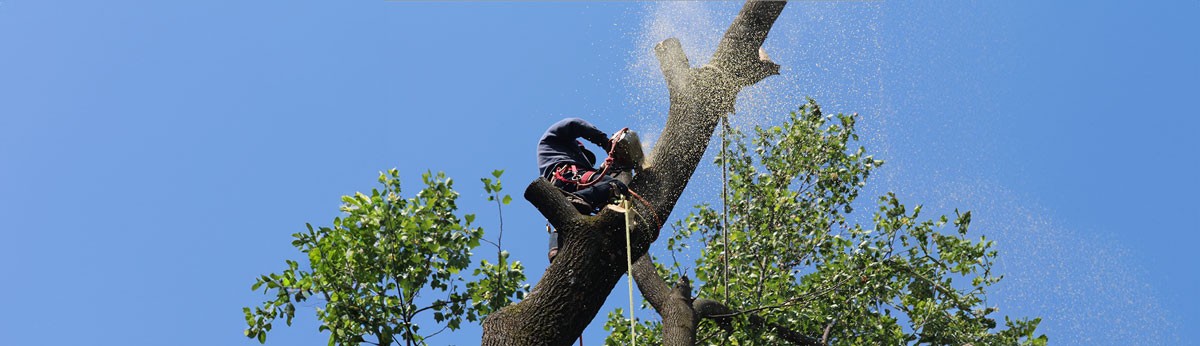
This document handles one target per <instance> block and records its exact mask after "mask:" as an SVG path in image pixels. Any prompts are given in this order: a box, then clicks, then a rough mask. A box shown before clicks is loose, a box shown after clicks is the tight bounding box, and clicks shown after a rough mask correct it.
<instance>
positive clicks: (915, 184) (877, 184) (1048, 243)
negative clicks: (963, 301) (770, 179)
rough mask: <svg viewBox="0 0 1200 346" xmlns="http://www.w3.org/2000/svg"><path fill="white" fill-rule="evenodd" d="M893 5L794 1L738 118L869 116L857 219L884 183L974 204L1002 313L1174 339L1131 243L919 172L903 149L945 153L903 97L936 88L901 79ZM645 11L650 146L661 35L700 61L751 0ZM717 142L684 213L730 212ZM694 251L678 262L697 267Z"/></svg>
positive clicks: (743, 123)
mask: <svg viewBox="0 0 1200 346" xmlns="http://www.w3.org/2000/svg"><path fill="white" fill-rule="evenodd" d="M886 6H887V4H886V3H883V2H797V3H793V4H791V5H789V7H788V9H787V10H785V12H784V14H783V16H781V19H780V20H779V21H778V22H777V23H776V25H775V27H774V29H773V30H772V32H771V36H770V37H769V38H768V40H767V43H766V48H767V51H768V53H769V54H770V55H771V57H772V60H774V61H775V62H777V63H780V64H781V65H782V66H783V69H782V71H781V75H779V76H773V77H771V78H768V79H767V80H765V81H763V82H761V83H759V84H758V85H755V86H753V87H750V88H748V89H746V90H743V91H742V93H741V94H740V95H739V98H738V102H737V105H736V108H737V113H736V114H734V115H732V116H731V117H730V123H731V125H733V126H734V127H736V128H738V129H740V130H741V131H743V132H751V131H752V129H753V128H754V127H755V126H769V125H772V124H777V123H779V122H780V121H782V120H783V119H785V117H786V115H787V112H790V111H792V110H794V109H795V108H796V107H798V106H800V105H802V104H804V102H805V97H809V96H810V97H813V98H814V99H816V100H817V101H818V102H819V103H821V105H822V107H823V109H824V110H825V111H826V113H850V112H857V113H859V114H861V115H862V118H861V120H860V122H859V124H858V126H859V130H860V133H861V134H862V138H863V141H862V144H863V145H865V146H866V147H867V149H868V151H869V152H871V153H873V154H875V155H876V156H877V157H879V158H883V159H885V160H887V161H888V164H886V165H885V166H884V167H883V168H881V170H880V171H879V172H878V174H876V175H875V176H873V178H872V181H871V183H870V184H869V185H868V189H867V190H865V191H864V194H863V198H861V199H860V201H865V202H863V203H862V204H863V206H861V207H859V208H858V210H860V211H863V212H860V213H859V214H865V213H866V212H865V211H869V210H872V209H873V208H871V207H870V206H871V204H872V203H873V201H874V199H873V198H871V197H870V196H877V195H879V194H881V193H884V192H886V191H896V192H897V193H898V194H899V195H900V196H902V198H905V199H904V200H906V201H908V203H917V202H921V203H924V204H926V206H927V210H932V211H935V212H941V213H948V212H951V211H952V210H954V208H956V207H957V208H960V209H964V210H966V209H970V210H974V213H975V218H974V220H975V222H974V224H973V225H974V229H976V230H982V233H983V234H986V235H987V237H988V238H989V239H993V240H996V241H997V243H998V245H997V246H998V247H999V249H1000V250H1001V259H1000V261H999V263H998V268H997V269H998V270H999V271H1000V272H1001V273H1003V274H1005V275H1006V279H1005V280H1004V281H1002V282H1001V283H1000V284H999V285H997V286H994V287H993V288H994V289H993V291H992V294H991V295H990V297H989V299H990V300H989V302H988V304H989V305H994V306H999V307H1000V308H1001V312H1000V314H1003V315H1011V316H1013V317H1024V316H1041V317H1043V320H1044V322H1043V324H1042V327H1041V328H1040V331H1041V332H1043V333H1046V334H1048V335H1049V336H1050V337H1051V340H1052V341H1053V342H1054V343H1056V344H1065V345H1071V344H1079V345H1096V344H1117V343H1122V342H1123V341H1128V340H1139V342H1144V343H1145V344H1167V343H1170V341H1171V340H1173V339H1174V338H1175V337H1174V336H1173V335H1174V333H1173V328H1175V327H1174V326H1173V325H1172V324H1171V323H1170V319H1169V318H1167V312H1165V310H1164V306H1163V304H1162V303H1161V302H1160V299H1159V298H1158V296H1157V295H1156V294H1155V291H1154V288H1153V287H1150V286H1149V285H1148V284H1146V283H1145V282H1144V281H1143V280H1142V279H1140V278H1139V274H1138V273H1139V269H1138V268H1133V267H1131V265H1129V264H1127V262H1128V261H1126V260H1125V259H1126V258H1129V256H1130V255H1129V254H1127V253H1125V251H1124V250H1123V249H1122V248H1121V247H1120V246H1119V244H1115V243H1112V242H1108V241H1104V240H1103V239H1100V238H1096V237H1085V236H1081V234H1080V232H1078V231H1075V230H1072V229H1070V228H1069V227H1068V226H1066V225H1061V224H1058V223H1057V222H1055V220H1054V219H1053V217H1052V216H1051V215H1052V213H1051V212H1049V211H1047V210H1046V209H1044V208H1042V209H1040V208H1037V207H1033V206H1034V205H1036V203H1035V201H1030V200H1029V199H1028V198H1021V197H1020V196H1017V195H1015V194H1014V193H1013V192H1012V191H1011V189H1008V188H1006V187H1004V186H1000V185H998V184H995V183H990V182H989V180H988V179H986V178H979V177H975V176H973V175H971V174H964V175H960V176H956V174H961V173H960V172H958V169H957V168H955V167H949V168H945V169H939V168H937V167H933V168H929V167H916V166H917V165H919V163H914V162H909V160H906V157H907V156H909V155H910V154H909V153H906V152H899V151H897V150H896V149H897V148H903V149H904V150H906V151H907V150H930V151H931V152H932V153H934V154H935V155H936V154H937V152H936V150H937V149H936V148H927V147H928V145H924V144H923V143H922V144H921V145H913V143H911V142H912V141H913V140H914V139H913V138H914V137H915V136H916V135H914V134H912V133H905V131H908V130H905V129H906V127H904V126H896V125H898V124H899V123H898V121H902V120H906V119H899V118H897V113H898V112H897V111H898V108H899V107H903V106H904V103H905V102H928V101H929V100H930V99H931V98H932V97H931V96H928V95H916V94H913V93H912V92H908V91H905V90H904V89H903V88H899V87H893V85H897V84H898V83H903V82H904V81H908V80H912V79H914V78H915V77H917V76H916V75H915V74H919V73H922V71H919V70H915V71H914V70H902V69H899V68H897V66H895V65H891V64H889V62H888V58H889V56H888V54H889V52H895V51H897V49H896V48H897V45H899V44H900V43H897V42H888V41H887V40H886V38H885V37H887V35H884V32H883V29H882V28H881V25H882V23H883V19H884V18H885V16H886V14H887V8H886ZM646 7H647V8H646V11H647V14H646V15H645V17H644V20H643V22H642V25H641V26H640V27H637V28H634V29H633V30H631V31H630V32H628V33H626V34H628V35H631V36H632V37H633V38H634V39H635V41H636V43H637V44H636V46H635V47H634V49H632V50H631V51H630V54H629V56H630V57H631V58H630V60H629V63H628V74H627V76H626V78H625V80H624V82H625V84H626V85H627V87H628V88H629V95H628V96H627V99H626V102H627V103H629V104H630V105H631V106H632V108H634V109H636V113H635V114H634V115H633V121H632V122H631V125H632V127H634V128H637V129H639V130H640V131H639V133H640V134H641V137H642V139H643V143H644V144H646V145H652V144H653V143H654V141H655V140H656V139H657V138H656V136H657V134H658V133H659V132H660V131H661V130H662V124H664V123H665V121H666V114H667V108H668V104H667V92H666V86H665V83H664V82H663V79H662V76H661V74H660V72H659V69H658V62H657V60H655V58H654V55H653V53H652V51H653V50H652V48H653V46H654V44H656V43H658V42H659V41H662V40H663V39H666V38H669V37H675V38H678V39H679V40H680V42H681V43H682V45H683V49H684V51H685V52H686V53H687V56H688V58H689V61H690V62H691V64H692V66H700V65H702V64H704V63H706V62H707V60H708V58H709V56H711V54H712V52H713V50H714V49H715V44H716V42H717V41H718V40H719V39H720V37H721V35H722V34H723V33H724V30H725V28H726V27H727V25H728V20H729V19H730V18H731V14H732V13H736V12H737V10H738V8H739V7H740V4H737V3H731V2H654V3H650V4H647V5H646ZM967 22H969V21H966V20H964V23H967ZM962 25H967V24H962ZM963 78H964V79H969V78H970V76H964V77H963ZM976 87H978V88H982V86H976ZM972 111H977V112H978V111H979V110H972ZM985 111H986V110H985ZM962 121H963V122H968V121H985V120H975V119H970V120H962ZM931 126H942V127H953V126H956V124H939V125H931ZM719 138H720V137H719V129H718V133H717V134H715V135H714V136H713V140H712V141H711V142H710V144H709V148H708V150H707V152H706V157H705V159H704V161H702V163H701V166H700V168H699V169H698V170H697V172H696V174H695V175H694V176H693V178H692V180H691V182H690V183H689V185H688V190H687V191H685V193H684V196H683V198H682V199H681V201H680V203H679V205H678V207H677V209H676V211H675V212H674V213H673V214H672V215H673V216H674V218H680V217H682V216H683V215H686V213H687V212H688V210H689V209H690V208H691V206H693V205H695V204H697V203H701V202H708V203H712V204H713V205H714V207H718V208H719V205H720V204H719V203H720V201H719V198H713V196H719V194H720V189H721V172H720V170H719V167H717V166H715V165H713V164H712V159H713V156H714V155H715V154H716V153H718V152H719V150H720V147H719V143H720V140H719ZM934 145H954V143H948V144H940V143H935V144H934ZM914 147H915V148H916V149H914ZM646 152H647V153H649V152H650V150H646ZM981 152H983V153H984V154H980V155H981V156H980V157H965V158H964V157H945V158H944V159H945V160H942V161H947V162H950V161H957V162H960V164H963V165H970V164H971V163H981V162H982V163H987V162H988V160H989V158H988V157H986V150H984V151H981ZM929 153H930V152H927V153H923V154H929ZM963 162H965V163H963ZM977 166H980V167H982V166H986V165H977ZM930 170H932V171H934V172H941V171H945V172H950V173H943V174H941V175H938V177H939V178H942V179H937V180H932V181H931V180H929V179H928V178H927V177H926V178H921V176H922V175H928V173H929V171H930ZM660 243H662V242H660ZM662 246H663V245H662V244H658V245H656V248H655V249H654V250H652V251H653V252H655V253H658V254H665V253H666V251H665V249H663V248H662ZM693 260H694V259H693V258H680V259H679V261H680V263H682V264H684V265H685V266H687V264H689V263H691V262H692V261H693Z"/></svg>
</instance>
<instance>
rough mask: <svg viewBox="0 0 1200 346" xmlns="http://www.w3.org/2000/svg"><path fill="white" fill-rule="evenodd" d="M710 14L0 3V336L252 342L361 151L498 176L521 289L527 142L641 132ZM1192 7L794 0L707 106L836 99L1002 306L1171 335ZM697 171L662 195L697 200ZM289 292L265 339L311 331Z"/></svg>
mask: <svg viewBox="0 0 1200 346" xmlns="http://www.w3.org/2000/svg"><path fill="white" fill-rule="evenodd" d="M737 8H738V4H736V3H708V2H688V3H595V4H589V3H543V2H530V3H429V2H421V3H406V2H391V1H369V2H364V1H356V2H326V3H320V4H318V3H312V2H294V1H255V2H234V1H184V2H178V1H165V2H164V1H155V2H152V1H21V0H4V1H0V222H2V224H0V263H2V264H0V278H2V281H3V285H0V297H4V299H5V304H4V305H5V307H6V313H5V314H3V315H2V316H0V338H2V339H3V340H4V342H3V343H5V344H12V345H65V344H87V345H158V344H163V343H170V344H179V345H250V344H257V342H256V341H251V340H248V339H246V338H245V337H243V336H242V334H241V331H242V329H243V328H244V327H245V326H244V321H243V320H242V315H241V312H240V309H241V307H242V306H247V305H252V304H256V303H258V302H259V301H260V300H261V299H262V298H263V296H262V295H261V294H258V293H254V292H251V291H250V290H249V286H250V284H251V283H252V282H253V278H254V277H255V276H256V275H258V274H262V273H267V272H271V271H276V270H278V269H279V268H281V267H282V265H283V260H284V259H289V258H297V253H296V252H295V250H294V249H293V248H292V247H291V246H290V244H289V241H290V234H292V233H294V232H297V231H298V230H300V229H302V228H303V225H304V223H305V222H312V223H314V224H327V223H328V222H329V220H331V219H332V218H333V217H334V216H336V215H337V206H338V203H339V199H338V196H340V195H343V194H348V193H353V192H354V191H358V190H369V189H370V188H371V187H372V186H373V183H374V177H375V176H376V174H377V172H378V171H380V170H383V169H387V168H390V167H397V168H399V169H400V170H401V172H402V174H403V175H404V176H405V177H406V180H405V181H406V183H407V186H408V187H410V188H411V189H410V190H409V191H413V190H415V189H416V187H417V183H418V182H419V180H418V179H417V178H418V177H419V175H420V173H422V172H424V171H425V170H427V169H431V170H441V171H446V172H447V173H448V174H449V175H450V176H452V177H454V178H455V179H456V183H457V184H456V186H457V187H458V190H459V191H460V192H461V193H462V198H461V203H460V206H461V207H462V209H463V211H464V212H474V213H477V214H479V216H480V220H481V221H482V222H483V225H484V226H485V227H486V228H487V230H488V231H489V236H494V233H493V232H494V231H495V230H496V227H494V226H495V221H494V220H495V217H494V216H495V214H494V210H493V209H490V208H488V207H487V205H485V204H484V203H485V202H486V201H485V200H484V195H483V191H482V188H481V185H480V184H479V183H478V178H479V177H483V176H486V175H487V174H488V172H490V171H491V170H493V169H506V170H507V172H508V173H506V174H505V178H506V179H505V180H506V182H507V184H506V185H507V188H508V192H509V193H510V194H512V195H514V197H517V198H516V201H515V202H514V203H513V205H512V206H510V207H508V208H507V209H505V221H506V224H505V226H506V231H507V232H506V233H507V234H506V237H505V239H506V241H505V244H506V245H507V247H509V248H510V250H511V251H512V252H513V254H514V256H515V257H516V259H519V260H522V261H523V262H524V263H526V265H527V266H528V269H529V271H528V274H529V276H530V278H531V279H532V280H536V279H537V278H538V277H540V274H541V272H542V270H543V268H544V267H545V264H546V263H545V248H544V241H545V237H544V235H543V233H542V230H541V227H542V225H543V221H542V220H540V219H539V215H538V214H537V212H536V211H535V210H534V209H533V208H532V207H530V206H529V205H528V204H527V203H525V202H524V201H523V200H522V199H520V198H519V196H520V194H521V190H522V188H523V186H524V185H525V184H526V183H527V182H529V181H530V180H531V179H533V178H534V176H535V174H536V169H535V167H534V154H533V146H534V143H535V141H536V139H537V137H538V136H539V135H540V134H541V132H542V131H543V130H544V129H545V128H546V126H547V125H549V124H550V123H552V122H553V121H555V120H558V119H560V118H562V117H566V116H580V117H585V118H588V119H590V120H592V121H593V122H594V123H596V124H597V125H599V126H601V127H602V128H605V129H609V130H610V131H612V130H615V129H618V128H620V127H622V126H627V125H632V126H633V127H635V128H641V129H646V130H648V131H647V134H648V137H653V131H657V129H659V128H661V126H662V123H663V121H664V116H663V114H664V113H665V103H664V100H663V98H662V97H661V96H662V89H661V88H662V86H661V81H660V80H659V79H658V76H657V75H655V73H656V72H654V71H653V65H652V64H651V62H652V60H650V58H649V50H648V44H650V43H652V42H654V41H656V40H658V39H661V38H663V37H665V36H664V35H677V36H681V38H682V39H683V42H684V44H685V47H686V49H688V50H689V53H691V54H693V55H692V60H693V62H698V61H703V60H706V57H704V56H703V55H701V53H702V52H705V51H711V45H712V44H715V41H712V40H711V39H712V38H714V36H715V35H717V34H719V33H720V31H721V30H723V29H724V27H725V26H726V25H727V23H728V20H729V19H730V18H732V16H733V14H734V13H736V10H737ZM1198 16H1200V2H1196V1H1166V2H1154V3H1147V2H1139V1H1125V2H1106V1H1099V2H1086V3H1078V4H1058V3H1054V2H1044V1H1009V2H1003V3H994V4H990V3H966V2H959V1H924V2H919V3H915V4H911V3H906V2H900V1H881V2H836V1H835V2H800V3H793V4H790V5H789V6H788V8H787V10H786V11H785V12H784V13H783V15H782V16H781V17H780V20H779V21H780V24H779V25H777V27H776V30H775V31H774V32H773V33H772V36H771V38H770V39H769V40H768V43H767V45H768V50H770V51H771V52H772V56H773V57H774V58H775V60H776V61H778V62H780V63H782V64H783V65H784V70H783V75H782V76H778V77H773V79H771V80H768V81H766V82H764V83H763V84H762V85H760V86H757V87H756V89H753V90H748V91H747V92H746V96H747V97H746V99H745V100H744V101H743V102H741V103H739V106H738V107H739V110H740V112H739V114H738V117H737V118H735V123H736V124H738V125H739V126H749V125H753V124H759V123H769V119H774V118H772V117H773V116H774V117H777V116H778V115H779V114H783V113H785V112H786V111H788V110H789V109H790V108H791V107H794V106H796V105H798V104H799V102H800V100H802V97H803V96H805V95H811V96H814V97H816V98H817V99H818V101H821V102H822V103H823V104H824V105H825V106H826V110H827V111H836V112H859V113H861V114H862V115H863V122H862V127H863V130H864V131H865V137H864V142H865V143H864V144H866V145H867V146H868V149H870V150H872V151H874V152H876V153H879V156H881V157H883V158H884V159H886V160H888V162H889V163H888V165H886V166H884V168H883V170H882V171H881V174H880V175H879V176H877V177H876V179H875V180H874V182H873V184H875V185H873V187H872V191H871V192H872V193H879V192H882V191H884V190H895V191H898V192H899V193H900V195H901V196H902V198H904V199H905V200H906V201H909V202H910V203H918V202H922V203H927V204H928V205H930V206H931V207H933V208H935V209H936V210H940V211H948V210H952V208H954V207H959V208H964V209H972V210H975V211H976V213H977V214H976V217H975V221H976V226H977V229H980V230H981V232H983V233H985V234H988V235H989V238H993V239H997V240H998V241H1000V243H1001V245H1000V246H1001V249H1002V251H1005V252H1004V253H1002V257H1004V260H1002V263H1001V264H1000V265H1001V268H1000V269H1001V270H1002V271H1004V272H1006V273H1008V274H1009V280H1008V281H1007V282H1006V283H1004V284H1002V286H1000V287H998V288H997V292H996V294H995V295H994V296H993V298H994V301H992V303H994V304H997V305H999V306H1000V307H1001V312H1002V313H1007V314H1012V315H1016V316H1023V315H1041V316H1044V317H1045V318H1046V322H1045V324H1044V328H1043V331H1044V332H1045V333H1048V334H1050V336H1051V338H1052V340H1053V341H1054V342H1055V343H1056V344H1062V345H1085V344H1091V345H1097V344H1108V345H1125V344H1195V343H1196V341H1195V340H1197V339H1198V338H1200V331H1198V330H1197V329H1196V328H1193V327H1188V326H1196V325H1200V318H1197V317H1196V315H1195V313H1194V312H1195V311H1197V310H1200V299H1198V298H1197V297H1196V296H1195V292H1200V278H1198V275H1200V271H1198V270H1197V269H1196V265H1197V264H1200V261H1198V260H1196V258H1195V254H1196V251H1195V248H1196V247H1197V246H1198V245H1197V244H1200V236H1198V235H1197V232H1200V227H1198V226H1197V222H1196V218H1197V216H1198V215H1200V202H1197V197H1196V196H1200V183H1198V182H1197V179H1196V178H1195V177H1196V175H1197V174H1196V171H1197V168H1198V164H1197V160H1198V159H1200V155H1197V150H1198V149H1200V140H1197V139H1196V136H1197V133H1200V131H1198V130H1200V121H1198V120H1197V116H1198V115H1200V114H1197V111H1196V107H1195V106H1194V105H1193V104H1192V101H1193V100H1194V98H1195V95H1196V94H1197V92H1198V91H1200V88H1198V87H1197V81H1198V80H1200V63H1198V62H1200V56H1198V55H1200V54H1198V50H1200V47H1197V42H1198V41H1197V39H1196V35H1195V33H1196V32H1200V28H1198V25H1197V24H1196V23H1197V21H1196V20H1195V18H1197V17H1198ZM705 45H707V46H705ZM704 170H707V171H704ZM705 172H709V173H711V168H702V172H701V176H699V177H698V178H697V180H696V181H695V182H694V183H693V186H692V187H690V189H691V190H690V191H689V192H688V193H689V195H688V197H686V198H689V201H693V200H696V201H698V200H702V199H703V195H704V193H705V192H706V191H712V187H713V179H712V178H711V174H706V173H705ZM675 216H678V214H676V215H675ZM482 252H486V251H482ZM531 283H532V282H531ZM623 292H624V282H622V283H621V284H620V286H618V289H617V290H615V291H614V293H613V295H611V296H610V299H609V305H611V306H620V305H621V302H623V301H625V295H624V293H623ZM312 314H313V313H312V310H311V308H306V309H302V310H301V312H299V315H301V316H303V318H301V319H300V320H299V321H298V325H297V326H295V327H292V328H280V327H281V326H282V324H280V326H277V328H276V330H275V331H274V332H273V333H272V334H271V335H270V337H269V342H268V343H269V344H272V345H310V344H324V342H325V338H326V337H325V336H324V335H321V334H319V333H317V332H316V325H315V324H314V322H313V318H311V316H312ZM643 314H646V313H643ZM602 319H603V315H601V316H600V318H598V321H601V322H602ZM599 326H600V324H593V327H590V328H589V329H588V331H587V332H586V333H585V341H586V343H585V344H590V345H596V344H599V343H600V340H601V339H602V338H603V335H604V332H603V331H602V330H600V328H599ZM478 337H479V331H478V328H477V327H468V328H467V329H464V330H462V331H459V332H457V333H456V334H453V335H443V336H438V337H436V338H434V339H432V340H431V342H432V343H433V344H435V345H441V344H456V345H472V344H475V343H477V342H478Z"/></svg>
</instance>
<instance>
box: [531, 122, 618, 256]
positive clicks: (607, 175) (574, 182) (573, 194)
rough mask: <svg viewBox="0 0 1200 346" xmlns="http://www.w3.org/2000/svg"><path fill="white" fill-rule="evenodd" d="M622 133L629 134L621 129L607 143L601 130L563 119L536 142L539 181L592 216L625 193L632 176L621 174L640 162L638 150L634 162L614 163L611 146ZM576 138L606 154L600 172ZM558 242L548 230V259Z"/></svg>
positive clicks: (554, 233)
mask: <svg viewBox="0 0 1200 346" xmlns="http://www.w3.org/2000/svg"><path fill="white" fill-rule="evenodd" d="M624 133H631V132H629V131H628V130H622V131H621V132H619V133H618V136H619V137H618V138H614V140H610V139H609V138H608V135H606V134H604V132H603V131H600V129H597V128H596V126H594V125H592V124H591V123H588V122H587V121H584V120H583V119H579V118H567V119H563V120H561V121H559V122H557V123H554V125H550V128H549V129H546V133H545V134H543V135H542V138H541V140H538V147H537V160H538V171H539V173H541V176H542V178H545V179H547V180H549V181H550V182H551V183H552V184H554V186H555V187H557V188H559V189H561V190H562V191H563V192H564V193H563V194H564V195H565V196H566V197H567V200H569V201H570V202H571V204H572V205H574V206H575V209H576V210H579V213H580V214H585V215H591V214H594V213H595V212H596V211H598V210H599V209H600V208H602V207H604V206H605V205H607V204H608V203H609V202H610V201H612V200H613V199H614V198H616V197H617V196H618V195H623V194H626V193H628V191H629V188H628V187H627V186H626V184H627V183H628V182H629V178H630V177H631V175H629V174H622V173H628V172H630V170H631V169H632V168H634V167H633V165H634V164H632V162H640V160H641V157H640V154H641V152H640V150H639V151H638V152H637V153H636V155H638V156H639V157H637V158H636V159H637V160H636V161H634V160H629V159H626V160H614V158H613V156H614V155H612V153H613V150H612V149H613V146H614V145H615V144H616V143H617V141H616V140H617V139H620V138H621V137H626V136H623V134H624ZM633 137H634V139H633V141H635V142H636V135H635V136H633ZM579 138H583V139H586V140H587V141H589V142H592V143H594V144H596V145H597V146H599V147H600V148H603V149H604V152H606V153H608V157H606V158H605V160H604V165H602V166H601V167H602V168H601V169H600V171H597V170H596V169H595V168H593V166H594V165H595V164H596V154H594V153H592V152H591V151H590V150H588V149H587V148H586V147H584V146H583V142H580V141H579V140H578V139H579ZM638 149H640V147H639V148H638ZM626 151H628V150H626ZM622 180H624V181H622ZM547 228H549V227H547ZM558 243H559V237H558V233H557V232H555V231H553V230H550V254H549V257H550V259H551V260H553V259H554V255H556V254H558V245H559V244H558Z"/></svg>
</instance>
